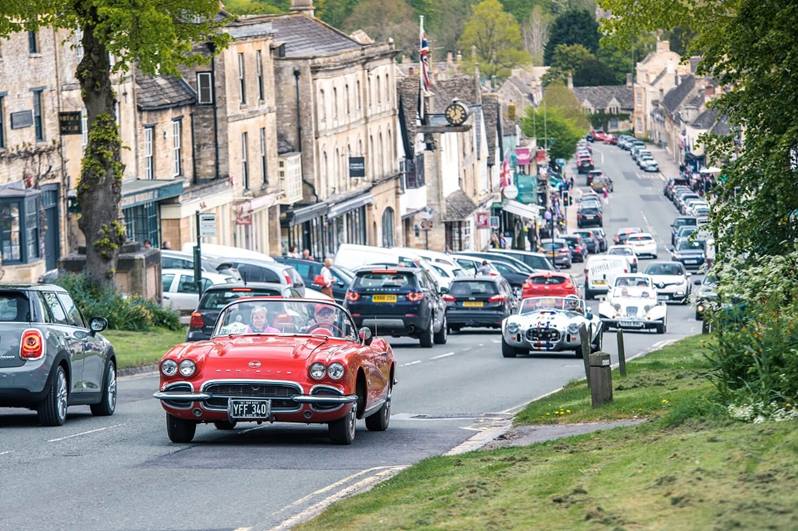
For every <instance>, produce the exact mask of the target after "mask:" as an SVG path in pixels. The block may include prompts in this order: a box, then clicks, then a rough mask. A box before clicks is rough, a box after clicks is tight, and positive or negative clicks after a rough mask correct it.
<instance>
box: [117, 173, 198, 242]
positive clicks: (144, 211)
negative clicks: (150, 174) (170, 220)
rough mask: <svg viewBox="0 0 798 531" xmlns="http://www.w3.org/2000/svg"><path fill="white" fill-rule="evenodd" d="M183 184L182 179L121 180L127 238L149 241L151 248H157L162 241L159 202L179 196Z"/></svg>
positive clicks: (122, 205)
mask: <svg viewBox="0 0 798 531" xmlns="http://www.w3.org/2000/svg"><path fill="white" fill-rule="evenodd" d="M183 184H184V181H183V180H182V179H174V180H155V179H152V180H135V181H126V182H123V183H122V201H121V203H120V206H121V208H122V215H123V216H124V218H125V229H126V231H127V238H128V239H129V240H132V241H136V242H139V243H144V242H146V241H149V242H150V243H151V244H152V246H153V247H160V246H161V243H162V240H163V238H162V237H161V211H160V203H161V202H163V201H167V200H169V199H173V198H175V197H179V196H180V194H181V193H182V192H183Z"/></svg>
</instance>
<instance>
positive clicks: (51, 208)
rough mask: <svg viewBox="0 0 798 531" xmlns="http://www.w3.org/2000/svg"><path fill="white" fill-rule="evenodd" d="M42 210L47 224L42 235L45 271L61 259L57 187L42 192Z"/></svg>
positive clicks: (56, 265)
mask: <svg viewBox="0 0 798 531" xmlns="http://www.w3.org/2000/svg"><path fill="white" fill-rule="evenodd" d="M42 209H43V210H44V219H45V223H46V224H47V225H46V227H47V229H46V232H45V235H44V262H45V265H46V268H47V270H48V271H49V270H51V269H55V268H57V267H58V259H59V258H60V257H61V238H60V234H61V226H60V223H59V221H60V220H59V215H58V187H55V188H52V189H43V190H42Z"/></svg>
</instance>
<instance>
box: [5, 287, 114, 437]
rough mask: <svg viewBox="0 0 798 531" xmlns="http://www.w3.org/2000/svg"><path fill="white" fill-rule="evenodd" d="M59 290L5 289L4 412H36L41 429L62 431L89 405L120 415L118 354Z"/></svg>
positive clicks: (100, 323) (102, 323) (98, 324)
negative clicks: (74, 409)
mask: <svg viewBox="0 0 798 531" xmlns="http://www.w3.org/2000/svg"><path fill="white" fill-rule="evenodd" d="M107 326H108V321H106V320H105V318H103V317H100V316H94V317H91V318H90V319H89V321H88V322H86V320H85V319H84V318H83V315H82V314H81V313H80V310H79V309H78V307H77V306H76V305H75V302H74V301H73V300H72V297H70V295H69V293H68V292H67V291H66V290H65V289H64V288H61V287H59V286H54V285H49V284H42V285H13V286H12V285H7V286H2V287H0V342H1V343H2V346H1V347H0V407H21V408H29V409H33V410H35V411H36V412H37V415H38V419H39V424H41V425H43V426H61V425H62V424H64V422H65V421H66V416H67V409H68V408H69V406H73V405H89V406H90V407H91V412H92V414H93V415H95V416H108V415H113V413H114V411H115V410H116V397H117V387H116V354H115V353H114V348H113V346H112V345H111V343H110V342H109V341H108V340H107V339H105V338H104V337H103V336H102V334H100V332H102V331H103V330H105V328H106V327H107Z"/></svg>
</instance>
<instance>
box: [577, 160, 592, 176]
mask: <svg viewBox="0 0 798 531" xmlns="http://www.w3.org/2000/svg"><path fill="white" fill-rule="evenodd" d="M593 168H594V166H593V159H592V158H581V159H578V160H577V161H576V170H577V171H578V172H579V174H580V175H581V174H583V173H588V172H589V171H590V170H592V169H593Z"/></svg>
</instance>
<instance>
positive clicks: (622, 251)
mask: <svg viewBox="0 0 798 531" xmlns="http://www.w3.org/2000/svg"><path fill="white" fill-rule="evenodd" d="M607 255H609V256H623V257H625V258H626V261H627V263H628V264H629V272H630V273H636V272H637V262H638V260H637V253H635V251H634V249H632V248H631V247H629V246H628V245H611V246H610V248H609V249H607Z"/></svg>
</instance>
